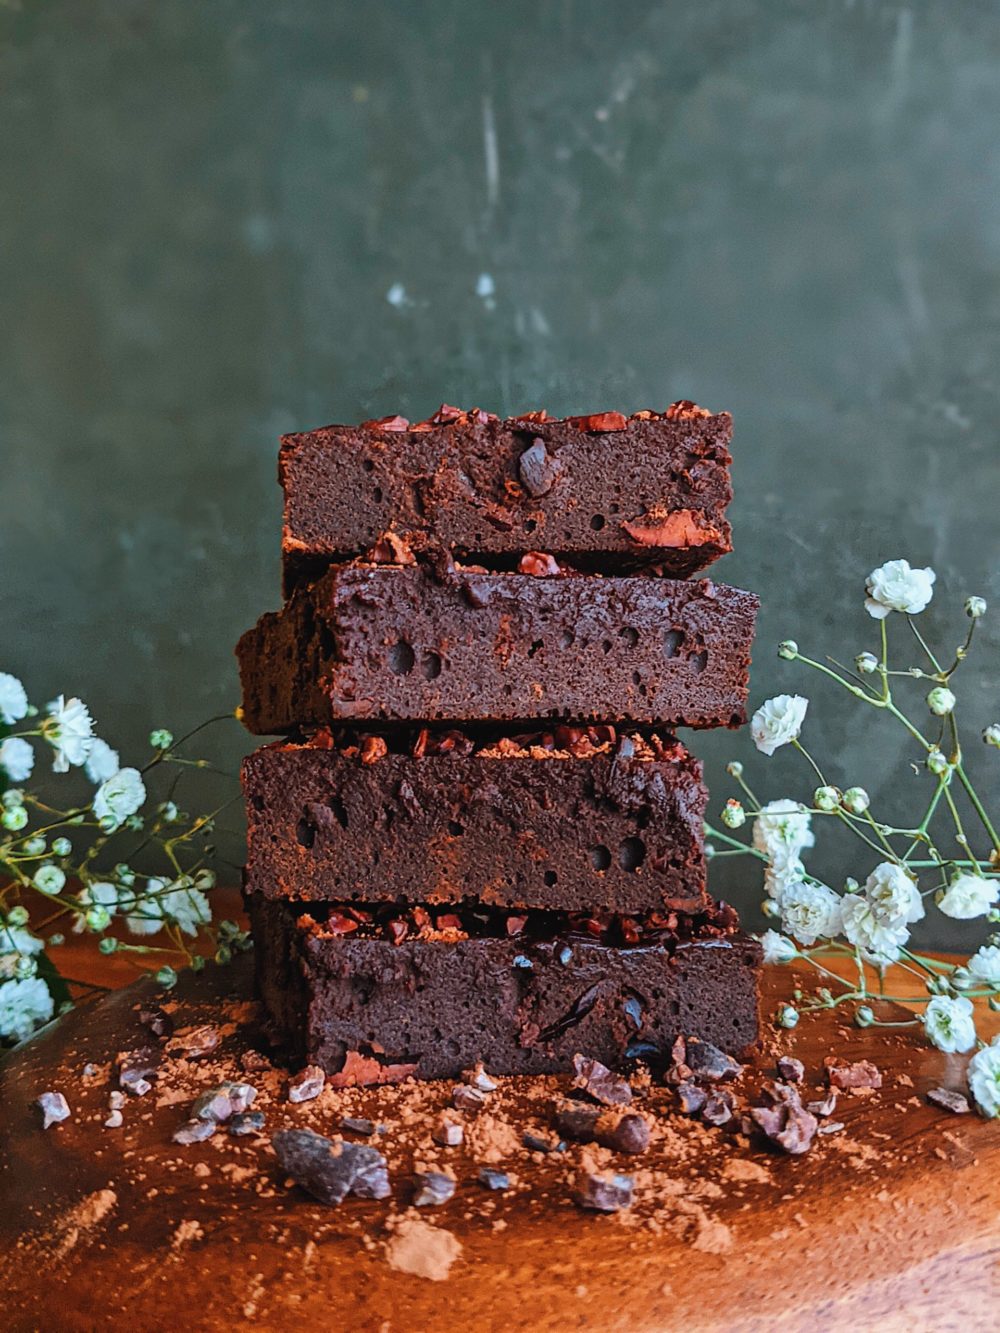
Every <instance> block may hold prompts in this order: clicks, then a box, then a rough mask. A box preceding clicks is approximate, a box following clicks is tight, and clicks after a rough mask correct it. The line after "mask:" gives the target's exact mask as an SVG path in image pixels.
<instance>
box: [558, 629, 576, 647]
mask: <svg viewBox="0 0 1000 1333" xmlns="http://www.w3.org/2000/svg"><path fill="white" fill-rule="evenodd" d="M575 642H576V635H575V634H574V633H573V631H572V630H571V629H564V630H563V632H562V633H561V634H560V635H559V647H560V648H572V647H573V644H574V643H575Z"/></svg>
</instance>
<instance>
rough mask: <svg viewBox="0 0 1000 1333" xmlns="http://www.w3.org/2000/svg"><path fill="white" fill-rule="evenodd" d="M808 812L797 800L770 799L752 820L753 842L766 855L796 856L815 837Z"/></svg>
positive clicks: (774, 857)
mask: <svg viewBox="0 0 1000 1333" xmlns="http://www.w3.org/2000/svg"><path fill="white" fill-rule="evenodd" d="M810 820H811V816H810V814H809V811H808V810H806V809H805V808H804V807H803V806H802V805H800V804H799V802H798V801H790V800H781V801H770V802H769V803H768V804H767V805H764V806H761V810H760V814H758V816H757V818H756V819H755V820H754V822H753V845H754V846H755V847H756V848H757V850H758V851H759V852H763V853H764V855H765V856H767V857H768V858H769V859H780V858H781V855H782V853H790V854H791V855H792V856H797V855H798V853H799V852H801V851H804V850H805V849H806V848H808V847H812V845H813V844H814V843H815V841H816V835H815V834H814V833H813V831H812V829H811V828H810V827H809V825H810Z"/></svg>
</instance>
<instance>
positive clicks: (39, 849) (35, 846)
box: [24, 837, 48, 856]
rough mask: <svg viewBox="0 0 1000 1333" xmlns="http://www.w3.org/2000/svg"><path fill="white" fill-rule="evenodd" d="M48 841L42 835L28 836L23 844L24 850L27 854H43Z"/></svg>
mask: <svg viewBox="0 0 1000 1333" xmlns="http://www.w3.org/2000/svg"><path fill="white" fill-rule="evenodd" d="M47 846H48V843H47V842H46V841H45V839H44V838H42V837H35V838H29V839H28V840H27V842H26V843H25V844H24V851H25V854H26V855H27V856H44V855H45V849H46V847H47Z"/></svg>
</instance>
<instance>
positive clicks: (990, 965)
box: [0, 932, 1000, 986]
mask: <svg viewBox="0 0 1000 1333" xmlns="http://www.w3.org/2000/svg"><path fill="white" fill-rule="evenodd" d="M0 938H2V932H0ZM967 966H968V969H969V971H970V972H971V973H972V975H973V976H974V977H975V978H976V980H977V981H978V982H982V983H985V984H986V985H987V986H996V985H1000V948H997V946H996V945H995V944H984V945H983V946H982V948H980V949H978V950H977V951H976V953H974V954H973V955H972V957H971V958H970V959H969V962H968V964H967Z"/></svg>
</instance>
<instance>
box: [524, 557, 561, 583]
mask: <svg viewBox="0 0 1000 1333" xmlns="http://www.w3.org/2000/svg"><path fill="white" fill-rule="evenodd" d="M517 569H518V573H520V574H532V575H533V576H534V577H535V578H536V579H544V578H553V577H554V576H555V575H556V574H560V573H562V571H561V570H560V568H559V562H558V560H556V558H555V557H554V556H551V555H547V554H546V553H545V552H544V551H526V552H525V554H524V555H522V556H521V559H520V560H519V561H518V566H517Z"/></svg>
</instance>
